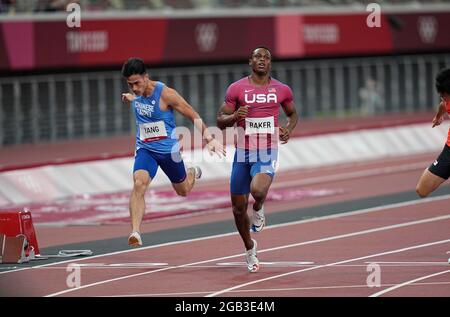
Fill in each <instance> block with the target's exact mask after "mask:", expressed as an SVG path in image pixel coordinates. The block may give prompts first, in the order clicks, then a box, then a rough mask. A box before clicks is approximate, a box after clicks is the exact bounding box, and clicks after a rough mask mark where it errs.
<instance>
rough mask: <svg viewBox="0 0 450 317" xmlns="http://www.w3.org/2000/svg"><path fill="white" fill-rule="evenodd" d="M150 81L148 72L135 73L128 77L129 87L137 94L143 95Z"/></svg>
mask: <svg viewBox="0 0 450 317" xmlns="http://www.w3.org/2000/svg"><path fill="white" fill-rule="evenodd" d="M148 82H149V78H148V74H143V75H139V74H134V75H131V76H130V77H128V78H127V83H128V87H129V88H130V90H131V91H132V92H133V93H134V94H135V95H137V96H142V95H143V94H144V91H145V89H146V88H147V85H148Z"/></svg>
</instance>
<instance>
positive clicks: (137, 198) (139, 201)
mask: <svg viewBox="0 0 450 317" xmlns="http://www.w3.org/2000/svg"><path fill="white" fill-rule="evenodd" d="M133 181H134V185H133V191H132V192H131V196H130V217H131V228H132V231H133V232H135V231H136V232H140V227H141V223H142V218H143V217H144V213H145V199H144V195H145V192H146V191H147V188H148V186H149V185H150V181H151V178H150V175H149V173H148V172H147V171H146V170H137V171H135V172H134V173H133Z"/></svg>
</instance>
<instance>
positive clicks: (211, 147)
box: [206, 139, 227, 158]
mask: <svg viewBox="0 0 450 317" xmlns="http://www.w3.org/2000/svg"><path fill="white" fill-rule="evenodd" d="M206 146H207V148H208V152H209V154H210V155H213V152H215V153H216V154H217V156H219V157H220V158H222V157H223V156H225V155H227V152H226V150H225V148H224V147H223V145H222V143H220V142H219V141H217V140H216V139H212V140H211V141H209V142H208V143H207V144H206Z"/></svg>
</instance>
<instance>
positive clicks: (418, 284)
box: [100, 282, 450, 297]
mask: <svg viewBox="0 0 450 317" xmlns="http://www.w3.org/2000/svg"><path fill="white" fill-rule="evenodd" d="M393 285H396V284H381V285H380V287H389V286H393ZM433 285H450V282H430V283H412V284H411V285H410V286H433ZM349 288H367V284H362V285H330V286H311V287H289V288H256V289H245V290H239V291H230V293H259V292H270V293H273V292H292V291H311V290H312V291H313V290H327V289H349ZM212 292H213V291H203V292H177V293H144V294H123V295H106V296H100V297H155V296H192V295H205V294H209V293H212Z"/></svg>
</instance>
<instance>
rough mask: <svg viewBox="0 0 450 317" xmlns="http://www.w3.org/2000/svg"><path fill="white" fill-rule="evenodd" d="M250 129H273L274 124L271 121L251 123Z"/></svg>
mask: <svg viewBox="0 0 450 317" xmlns="http://www.w3.org/2000/svg"><path fill="white" fill-rule="evenodd" d="M248 124H249V128H251V129H271V128H272V123H271V122H270V121H269V122H267V121H263V122H249V123H248Z"/></svg>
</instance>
